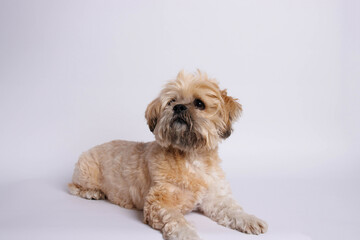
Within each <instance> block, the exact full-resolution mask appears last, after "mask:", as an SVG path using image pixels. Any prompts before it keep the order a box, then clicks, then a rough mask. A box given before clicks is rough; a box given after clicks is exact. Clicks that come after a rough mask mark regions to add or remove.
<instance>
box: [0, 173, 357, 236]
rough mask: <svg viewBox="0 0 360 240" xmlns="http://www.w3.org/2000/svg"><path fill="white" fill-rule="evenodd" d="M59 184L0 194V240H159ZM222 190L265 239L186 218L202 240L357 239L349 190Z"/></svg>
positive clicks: (316, 185) (290, 184)
mask: <svg viewBox="0 0 360 240" xmlns="http://www.w3.org/2000/svg"><path fill="white" fill-rule="evenodd" d="M66 180H67V179H61V180H59V179H58V180H56V179H51V180H45V179H42V180H28V181H21V182H17V183H13V184H8V185H2V186H0V192H1V200H0V212H1V214H0V239H4V240H8V239H87V240H90V239H99V238H101V239H128V238H131V239H133V240H137V239H159V240H161V239H162V236H161V234H160V233H159V232H158V231H155V230H153V229H151V228H150V227H148V226H147V225H145V224H143V223H142V212H140V211H135V210H127V209H123V208H120V207H118V206H116V205H113V204H111V203H109V202H107V201H92V200H85V199H82V198H79V197H74V196H71V195H69V194H68V193H67V191H66V183H67V181H66ZM230 182H231V185H232V188H233V192H234V195H235V196H236V198H237V199H238V200H239V202H240V203H241V204H242V206H243V207H244V208H245V210H247V211H248V212H249V213H253V214H255V215H257V216H258V217H260V218H263V219H264V220H266V221H267V222H268V224H269V231H268V233H266V234H264V235H260V236H252V235H246V234H243V233H240V232H237V231H233V230H230V229H227V228H224V227H222V226H219V225H217V224H216V223H214V222H212V221H211V220H209V219H207V218H206V217H204V216H202V215H200V214H197V213H191V214H188V215H187V216H186V218H187V219H188V220H189V221H190V222H192V223H193V224H194V225H195V226H196V228H197V230H198V233H199V235H200V236H201V237H202V238H203V239H204V240H212V239H213V240H215V239H244V240H246V239H251V240H252V239H258V240H309V239H314V240H315V239H324V240H325V239H326V240H331V239H334V240H335V239H337V240H338V239H346V240H351V239H354V240H355V239H359V238H358V235H357V231H358V230H359V229H360V220H359V217H360V214H359V213H360V206H359V203H360V191H359V188H356V187H357V185H358V183H357V182H354V181H344V180H343V181H335V180H331V181H330V180H328V181H325V180H322V181H311V180H289V179H286V180H285V179H283V180H282V179H263V180H261V179H241V178H232V179H230Z"/></svg>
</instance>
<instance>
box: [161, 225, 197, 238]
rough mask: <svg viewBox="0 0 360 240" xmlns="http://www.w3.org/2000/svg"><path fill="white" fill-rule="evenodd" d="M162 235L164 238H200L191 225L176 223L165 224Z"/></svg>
mask: <svg viewBox="0 0 360 240" xmlns="http://www.w3.org/2000/svg"><path fill="white" fill-rule="evenodd" d="M163 237H164V239H166V240H201V239H200V238H199V236H198V235H197V233H196V231H195V229H194V228H193V227H192V226H191V225H189V224H178V223H168V224H165V226H164V228H163Z"/></svg>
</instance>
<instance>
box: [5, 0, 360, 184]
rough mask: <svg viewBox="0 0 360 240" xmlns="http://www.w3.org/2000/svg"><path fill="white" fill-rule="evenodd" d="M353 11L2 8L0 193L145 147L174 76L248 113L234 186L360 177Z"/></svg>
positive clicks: (313, 7) (129, 5)
mask: <svg viewBox="0 0 360 240" xmlns="http://www.w3.org/2000/svg"><path fill="white" fill-rule="evenodd" d="M359 16H360V14H359V2H358V1H350V0H347V1H343V0H337V1H336V0H329V1H320V0H318V1H280V0H278V1H268V0H264V1H260V0H259V1H254V0H249V1H207V0H206V1H205V0H203V1H145V0H144V1H133V0H131V1H130V0H129V1H88V0H84V1H72V0H71V1H70V0H69V1H48V0H33V1H25V0H23V1H10V0H1V1H0V34H1V37H0V109H1V111H0V114H1V118H0V133H1V134H0V146H1V151H0V159H1V160H0V161H1V168H0V182H2V183H7V182H11V181H15V180H19V179H26V178H42V177H49V176H52V177H68V178H70V176H71V174H72V169H73V165H74V163H75V162H76V160H77V157H78V155H79V154H80V153H81V152H82V151H85V150H87V149H88V148H90V147H92V146H94V145H96V144H100V143H103V142H106V141H109V140H112V139H128V140H135V141H151V140H152V139H153V136H152V134H151V133H150V131H149V130H148V127H147V125H146V122H145V119H144V111H145V108H146V106H147V104H148V103H149V102H150V101H151V100H152V99H153V98H155V97H156V95H157V94H158V92H159V91H160V89H161V87H162V86H163V84H164V83H165V82H166V81H167V80H170V79H173V78H174V77H175V76H176V74H177V72H178V71H179V70H180V69H185V70H186V71H190V72H191V71H195V70H196V69H197V68H199V69H201V70H203V71H206V72H207V73H208V74H209V75H210V76H212V77H215V78H216V79H217V80H218V81H219V82H220V85H221V87H222V88H227V89H228V92H229V94H230V95H232V96H234V97H237V98H239V101H240V102H241V103H242V104H243V107H244V113H243V116H242V118H241V119H240V120H239V121H238V123H237V124H236V125H235V126H234V128H235V131H234V133H233V135H232V136H231V137H230V138H229V139H228V140H227V141H225V142H224V143H222V145H221V147H220V149H221V150H220V153H221V156H222V157H223V159H224V161H223V167H224V168H225V170H226V172H227V173H228V175H230V176H237V175H239V176H251V177H252V176H254V177H286V178H290V177H301V178H303V177H307V178H318V177H320V178H333V177H335V178H338V177H346V178H357V177H358V174H359V170H360V163H359V162H360V161H359V160H360V150H359V143H360V141H359V135H360V130H359V122H360V114H359V103H360V97H359V96H360V94H359V90H360V80H359V79H360V78H359V77H360V73H359V63H360V62H359V55H360V51H359V42H360V36H359V35H360V34H359V23H360V17H359Z"/></svg>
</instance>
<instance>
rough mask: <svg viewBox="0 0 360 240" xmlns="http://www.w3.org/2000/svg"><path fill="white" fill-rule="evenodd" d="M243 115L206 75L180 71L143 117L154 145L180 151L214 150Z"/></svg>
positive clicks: (236, 104)
mask: <svg viewBox="0 0 360 240" xmlns="http://www.w3.org/2000/svg"><path fill="white" fill-rule="evenodd" d="M241 111H242V108H241V105H240V104H239V103H238V102H236V99H234V98H232V97H230V96H227V92H226V90H220V89H219V86H218V85H217V83H216V82H215V81H214V80H212V79H208V77H207V75H206V74H203V73H201V72H200V71H198V73H197V74H185V73H184V72H183V71H181V72H180V73H179V74H178V76H177V78H176V80H175V81H171V82H169V83H168V84H167V85H166V86H165V88H164V89H163V90H162V91H161V93H160V95H159V97H158V98H156V99H155V100H153V101H152V102H151V103H150V104H149V105H148V107H147V109H146V112H145V117H146V119H147V123H148V125H149V128H150V131H152V132H153V133H154V135H155V138H156V141H157V142H158V143H159V144H160V145H161V146H163V147H169V146H172V147H174V148H177V149H180V150H182V151H194V150H197V149H200V148H206V149H209V150H210V149H214V148H216V146H217V145H218V143H219V141H220V140H221V139H225V138H227V137H229V136H230V134H231V131H232V128H231V126H232V122H233V121H234V120H236V119H237V118H238V116H239V115H240V113H241Z"/></svg>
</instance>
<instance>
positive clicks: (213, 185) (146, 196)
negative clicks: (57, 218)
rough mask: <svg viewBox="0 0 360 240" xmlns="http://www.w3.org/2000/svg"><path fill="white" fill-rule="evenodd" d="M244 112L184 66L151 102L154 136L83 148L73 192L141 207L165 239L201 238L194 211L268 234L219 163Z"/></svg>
mask: <svg viewBox="0 0 360 240" xmlns="http://www.w3.org/2000/svg"><path fill="white" fill-rule="evenodd" d="M199 101H201V102H200V103H199ZM175 106H177V107H175ZM241 111H242V108H241V105H240V104H239V103H238V102H237V101H236V99H234V98H232V97H230V96H228V95H227V92H226V90H220V89H219V87H218V85H217V83H216V81H215V80H213V79H209V78H208V77H207V75H206V74H204V73H201V72H200V71H198V72H197V73H196V74H185V73H184V72H183V71H181V72H180V73H179V74H178V76H177V78H176V80H175V81H171V82H169V83H168V84H167V85H166V86H165V88H164V89H163V90H162V91H161V93H160V95H159V97H157V98H156V99H155V100H153V101H152V102H151V103H150V104H149V105H148V107H147V109H146V112H145V117H146V119H147V123H148V125H149V128H150V130H151V131H152V132H153V133H154V135H155V139H156V141H154V142H148V143H137V142H129V141H122V140H116V141H112V142H108V143H105V144H102V145H99V146H96V147H94V148H92V149H90V150H88V151H87V152H85V153H83V154H82V155H81V156H80V158H79V161H78V162H77V164H76V167H75V171H74V175H73V180H72V181H73V182H72V183H70V184H69V190H70V193H72V194H74V195H78V196H81V197H83V198H87V199H104V198H107V199H108V200H109V201H110V202H112V203H115V204H118V205H120V206H121V207H125V208H136V209H140V210H143V211H144V222H145V223H147V224H149V225H150V226H151V227H153V228H155V229H159V230H161V232H162V233H163V236H164V238H165V239H178V240H180V239H184V240H185V239H199V237H198V235H197V233H196V232H195V230H194V228H193V227H192V226H191V225H190V224H189V223H188V222H187V221H186V220H185V218H184V214H185V213H187V212H190V211H193V210H198V211H200V212H202V213H203V214H204V215H206V216H208V217H210V218H211V219H213V220H214V221H216V222H217V223H219V224H221V225H223V226H226V227H230V228H232V229H236V230H239V231H241V232H244V233H252V234H260V233H264V232H266V230H267V224H266V223H265V222H264V221H262V220H260V219H258V218H256V217H255V216H253V215H249V214H247V213H245V212H244V211H243V209H242V208H241V207H240V206H239V205H238V204H237V203H236V202H235V200H234V199H233V197H232V195H231V191H230V187H229V184H228V183H227V182H226V180H225V176H224V173H223V171H222V169H221V168H220V166H219V164H220V161H221V160H220V158H219V156H218V143H219V142H220V141H221V140H222V139H225V138H227V137H229V136H230V134H231V131H232V126H231V125H232V123H233V121H235V120H236V119H237V118H238V117H239V115H240V113H241Z"/></svg>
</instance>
